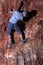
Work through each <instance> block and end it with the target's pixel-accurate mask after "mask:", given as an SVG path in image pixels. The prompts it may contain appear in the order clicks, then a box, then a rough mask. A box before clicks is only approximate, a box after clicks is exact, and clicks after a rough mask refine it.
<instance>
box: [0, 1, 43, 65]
mask: <svg viewBox="0 0 43 65" xmlns="http://www.w3.org/2000/svg"><path fill="white" fill-rule="evenodd" d="M21 1H23V2H24V5H23V7H22V9H23V10H24V9H27V10H28V11H29V12H31V11H32V10H36V11H37V14H36V16H34V17H32V18H31V19H30V20H28V22H27V23H26V25H25V26H26V28H25V31H24V32H25V35H26V38H27V42H26V43H25V44H23V43H22V42H21V41H20V38H19V34H18V33H17V32H15V33H14V39H15V41H16V43H15V44H14V45H12V46H11V49H10V48H8V47H7V41H8V37H7V25H8V20H9V18H10V17H11V15H12V14H10V13H9V11H11V9H15V10H16V9H17V8H18V6H19V5H20V2H21ZM33 14H34V13H33ZM33 14H32V15H33ZM32 15H31V16H32ZM0 64H1V65H4V64H5V65H43V0H0Z"/></svg>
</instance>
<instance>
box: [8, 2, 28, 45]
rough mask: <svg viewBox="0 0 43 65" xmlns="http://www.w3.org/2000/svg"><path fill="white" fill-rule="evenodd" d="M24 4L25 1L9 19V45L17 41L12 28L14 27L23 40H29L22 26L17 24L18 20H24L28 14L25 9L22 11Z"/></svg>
mask: <svg viewBox="0 0 43 65" xmlns="http://www.w3.org/2000/svg"><path fill="white" fill-rule="evenodd" d="M22 6H23V2H21V5H20V7H19V8H18V10H16V11H14V12H13V14H12V16H11V18H10V19H9V23H8V38H9V40H8V45H12V44H13V43H14V42H15V41H14V40H13V39H14V38H13V39H12V29H14V30H15V31H17V32H18V33H19V34H20V35H21V37H22V42H23V43H25V42H26V41H27V39H26V38H25V33H24V32H23V31H22V30H21V29H20V27H19V26H18V25H17V23H18V21H22V22H23V20H24V17H25V16H26V15H25V14H26V12H25V11H23V12H22V13H21V11H20V10H21V7H22Z"/></svg>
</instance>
